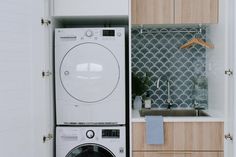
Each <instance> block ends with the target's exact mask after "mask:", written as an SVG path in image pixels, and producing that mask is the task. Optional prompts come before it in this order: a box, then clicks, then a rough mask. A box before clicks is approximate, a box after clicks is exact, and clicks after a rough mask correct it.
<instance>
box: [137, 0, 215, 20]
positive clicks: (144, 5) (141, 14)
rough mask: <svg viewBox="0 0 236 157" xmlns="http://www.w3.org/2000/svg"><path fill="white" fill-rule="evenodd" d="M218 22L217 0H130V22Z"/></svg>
mask: <svg viewBox="0 0 236 157" xmlns="http://www.w3.org/2000/svg"><path fill="white" fill-rule="evenodd" d="M199 23H203V24H213V23H218V0H132V24H199Z"/></svg>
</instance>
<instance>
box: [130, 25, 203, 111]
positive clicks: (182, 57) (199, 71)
mask: <svg viewBox="0 0 236 157" xmlns="http://www.w3.org/2000/svg"><path fill="white" fill-rule="evenodd" d="M198 30H199V28H198V27H181V28H168V27H167V28H154V27H149V28H145V29H144V30H143V31H142V32H141V29H140V27H133V28H132V72H134V73H136V74H138V75H145V73H146V72H148V73H149V75H150V77H149V79H150V85H149V91H150V93H151V99H152V107H158V108H165V107H166V106H167V104H166V103H165V100H166V99H167V87H166V86H167V85H166V77H162V79H161V82H160V89H157V87H156V81H157V80H158V78H159V77H160V76H163V75H165V76H167V77H168V79H169V80H170V85H171V87H170V89H171V90H170V91H171V99H172V100H173V106H174V107H175V108H189V107H192V104H193V100H194V99H196V100H197V102H198V103H199V104H200V105H204V106H205V107H207V81H206V80H207V79H206V69H205V68H206V49H205V48H204V47H202V46H200V45H194V46H192V47H190V48H188V49H180V46H181V45H182V44H184V43H186V42H187V41H188V40H189V39H191V38H193V37H194V36H196V37H201V38H202V39H204V40H205V38H206V28H203V30H202V33H197V34H196V33H190V32H178V31H198ZM162 31H164V32H162ZM171 31H177V32H171ZM194 82H198V83H195V84H197V85H195V87H196V88H194ZM144 95H145V94H144Z"/></svg>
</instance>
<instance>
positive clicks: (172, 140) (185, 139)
mask: <svg viewBox="0 0 236 157" xmlns="http://www.w3.org/2000/svg"><path fill="white" fill-rule="evenodd" d="M132 126H133V128H132V129H133V130H132V142H133V150H134V151H135V150H139V151H140V150H141V151H150V150H155V151H156V150H173V151H175V150H177V151H179V150H180V151H182V150H188V151H198V150H200V151H221V150H223V147H224V146H223V143H224V126H223V123H222V122H165V123H164V142H165V143H164V144H163V145H148V144H146V127H145V123H144V122H136V123H133V125H132ZM157 134H158V133H157Z"/></svg>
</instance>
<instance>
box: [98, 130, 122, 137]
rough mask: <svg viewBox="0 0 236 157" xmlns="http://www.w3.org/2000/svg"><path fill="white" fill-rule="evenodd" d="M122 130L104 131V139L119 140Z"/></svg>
mask: <svg viewBox="0 0 236 157" xmlns="http://www.w3.org/2000/svg"><path fill="white" fill-rule="evenodd" d="M119 137H120V130H118V129H106V130H102V138H119Z"/></svg>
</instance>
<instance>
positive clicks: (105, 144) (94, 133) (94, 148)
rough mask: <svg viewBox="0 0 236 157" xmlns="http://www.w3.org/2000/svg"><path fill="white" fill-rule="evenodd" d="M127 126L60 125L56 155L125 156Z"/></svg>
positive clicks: (86, 156) (73, 156)
mask: <svg viewBox="0 0 236 157" xmlns="http://www.w3.org/2000/svg"><path fill="white" fill-rule="evenodd" d="M125 143H126V142H125V127H80V128H79V127H58V128H57V129H56V157H125V156H126V149H125V147H126V144H125Z"/></svg>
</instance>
